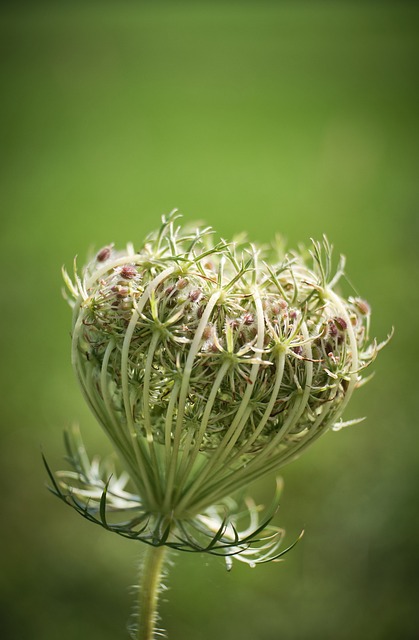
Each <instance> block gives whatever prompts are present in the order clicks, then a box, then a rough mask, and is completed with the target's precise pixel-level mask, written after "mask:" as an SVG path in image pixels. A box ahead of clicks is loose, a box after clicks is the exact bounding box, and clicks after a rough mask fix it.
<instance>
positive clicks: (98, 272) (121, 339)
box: [51, 213, 380, 563]
mask: <svg viewBox="0 0 419 640" xmlns="http://www.w3.org/2000/svg"><path fill="white" fill-rule="evenodd" d="M177 217H178V216H176V214H175V213H173V214H171V215H170V216H168V217H167V219H165V218H163V221H162V225H161V227H160V229H159V230H158V231H156V232H154V233H152V234H151V235H150V236H149V237H148V238H147V239H146V241H145V243H144V245H143V246H142V247H141V248H139V249H138V250H135V249H134V248H133V246H131V245H129V246H128V247H127V248H126V250H124V251H117V250H115V249H114V248H113V246H108V247H105V248H103V249H102V250H101V251H100V252H99V253H98V254H97V255H96V256H95V258H94V259H93V260H92V261H91V262H90V263H89V264H88V265H87V266H86V267H85V268H84V270H83V273H82V275H81V276H79V275H78V273H77V270H76V269H75V274H74V281H73V280H71V279H70V278H69V276H68V275H67V274H66V273H65V280H66V284H67V287H68V289H69V291H70V296H69V299H70V301H71V304H72V306H73V329H72V361H73V366H74V369H75V371H76V374H77V377H78V379H79V381H80V384H81V387H82V389H83V392H84V395H85V397H86V400H87V402H88V403H89V405H90V407H91V409H92V411H93V413H94V414H95V416H96V418H97V420H98V421H99V422H100V424H101V425H102V427H103V429H104V430H105V432H106V433H107V435H108V436H109V438H110V440H111V441H112V444H113V446H114V448H115V450H116V451H117V453H118V454H119V456H120V458H121V460H122V461H123V463H124V466H125V472H124V473H123V474H122V476H120V477H117V476H116V475H115V474H113V475H112V476H110V475H109V473H110V472H109V471H108V470H107V468H106V465H103V464H99V462H98V461H97V460H93V462H92V463H90V461H89V460H88V458H87V456H86V454H85V452H84V450H83V447H82V444H81V442H79V441H77V442H75V443H74V442H73V441H72V440H71V438H68V449H69V458H70V461H71V462H72V464H73V467H74V470H73V471H71V472H69V471H66V472H59V474H57V475H58V478H57V480H55V479H54V478H53V476H51V477H52V480H53V483H54V491H55V492H56V493H57V494H58V495H59V496H60V497H61V498H62V499H64V500H65V501H66V502H69V503H71V504H72V506H73V507H75V508H76V509H77V510H78V511H80V513H82V514H83V515H85V516H86V517H88V518H89V519H91V520H93V521H95V522H98V523H100V524H102V525H103V526H106V527H107V528H109V529H112V530H114V531H116V532H117V533H120V534H121V535H126V536H128V537H134V538H139V539H142V540H144V541H145V542H148V543H149V544H154V545H161V544H166V545H168V546H172V547H175V548H178V549H182V548H185V549H186V548H187V549H195V550H199V551H202V550H207V551H210V552H213V553H221V554H223V555H226V556H227V557H229V555H230V554H233V555H234V554H237V556H238V557H239V558H240V559H242V560H245V561H247V562H249V563H254V562H257V561H258V560H259V561H266V560H267V559H272V558H273V557H277V555H278V554H276V549H277V546H278V544H279V542H280V539H281V537H282V531H281V530H279V529H278V530H274V528H273V527H268V529H267V533H266V534H261V531H262V529H263V526H261V525H260V524H259V522H257V521H256V514H257V509H256V508H255V506H254V505H253V504H252V503H251V502H248V505H247V506H248V507H249V509H250V519H251V525H250V527H249V528H247V529H246V531H245V532H244V534H242V535H240V534H238V532H237V521H236V520H235V516H234V514H233V513H232V512H231V509H233V507H232V504H233V503H232V501H231V498H230V496H231V494H232V493H234V492H236V491H237V490H239V489H243V488H244V487H245V486H246V485H248V484H249V483H250V482H252V481H254V480H257V479H258V478H260V477H261V476H263V475H265V474H267V473H269V472H274V471H277V470H278V469H279V468H280V467H281V466H283V465H284V464H285V463H288V462H289V461H291V460H293V459H294V458H296V457H297V456H299V455H300V454H301V453H302V452H303V451H304V450H305V449H306V448H307V447H308V446H310V445H311V444H312V443H313V442H314V441H315V440H317V438H318V437H319V436H321V435H322V434H323V433H325V432H326V431H328V430H329V429H339V428H340V427H342V426H344V425H345V424H347V423H343V422H342V420H341V415H342V413H343V411H344V409H345V407H346V405H347V403H348V401H349V399H350V398H351V396H352V393H353V391H354V390H355V388H357V387H358V386H359V385H360V384H361V383H362V380H363V378H362V374H363V371H364V369H365V368H366V367H367V366H368V365H369V364H370V363H371V362H372V361H373V360H374V358H375V355H376V353H377V350H378V349H379V347H380V345H377V344H376V343H375V341H372V342H371V341H370V339H369V319H370V309H369V306H368V304H367V303H366V302H365V301H363V300H361V299H359V298H349V299H348V300H347V299H344V298H343V297H341V296H340V295H339V294H338V293H337V292H336V290H335V286H336V284H337V282H338V280H339V278H340V276H341V275H342V274H343V268H344V260H343V258H341V259H340V262H339V264H338V265H337V270H335V272H333V271H332V262H331V247H330V245H329V244H328V243H327V241H326V240H324V241H323V243H317V242H313V244H312V247H311V249H310V250H307V251H304V250H302V251H301V252H289V253H284V251H283V250H282V249H281V246H280V245H279V243H278V246H272V247H256V246H255V245H253V244H250V243H247V242H244V241H243V240H238V241H237V242H231V243H228V242H225V241H224V240H220V241H218V242H214V241H213V232H212V230H211V229H210V228H198V229H189V228H182V227H181V226H179V225H178V223H177ZM128 479H129V481H130V483H131V486H130V491H132V493H131V492H128V491H125V489H124V486H125V483H126V481H127V480H128ZM233 511H234V509H233ZM120 512H124V513H127V512H128V513H131V516H130V519H128V521H127V520H126V518H125V519H124V521H123V522H122V523H121V522H115V521H114V519H112V518H114V516H115V514H118V513H120ZM271 515H272V513H270V514H269V515H268V520H269V517H270V516H271ZM203 538H204V539H206V542H205V543H202V542H201V540H202V539H203Z"/></svg>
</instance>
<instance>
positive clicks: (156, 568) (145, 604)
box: [135, 545, 166, 640]
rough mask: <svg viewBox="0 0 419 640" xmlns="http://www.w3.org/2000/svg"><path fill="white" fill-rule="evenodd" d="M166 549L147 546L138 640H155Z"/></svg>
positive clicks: (140, 581)
mask: <svg viewBox="0 0 419 640" xmlns="http://www.w3.org/2000/svg"><path fill="white" fill-rule="evenodd" d="M165 553H166V547H164V546H160V547H152V546H149V545H147V549H146V551H145V556H144V560H143V563H142V568H141V574H140V580H139V585H138V626H137V634H136V636H135V637H136V640H154V638H155V635H154V631H155V628H156V622H157V605H158V599H159V591H160V584H161V579H162V572H163V562H164V557H165Z"/></svg>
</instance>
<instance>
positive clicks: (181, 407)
mask: <svg viewBox="0 0 419 640" xmlns="http://www.w3.org/2000/svg"><path fill="white" fill-rule="evenodd" d="M220 295H221V291H219V290H217V291H216V292H215V293H213V294H212V296H211V297H210V299H209V301H208V304H207V306H206V307H205V311H204V313H203V314H202V317H201V320H200V321H199V324H198V327H197V329H196V333H195V336H194V338H193V340H192V343H191V346H190V349H189V353H188V357H187V359H186V364H185V368H184V371H183V376H182V383H181V386H180V391H179V402H178V412H177V418H176V425H175V433H174V436H173V444H172V453H171V456H170V463H169V468H168V469H167V472H166V483H167V484H166V495H165V500H164V505H163V509H164V510H168V509H169V506H170V505H171V500H172V494H173V491H174V481H175V474H176V470H177V469H176V467H177V458H178V452H179V446H180V439H181V435H182V429H183V421H184V416H185V409H186V398H187V395H188V386H189V379H190V376H191V373H192V367H193V362H194V360H195V357H196V355H197V353H198V351H199V346H200V343H201V340H202V335H203V333H204V329H205V327H206V326H207V324H208V321H209V319H210V317H211V314H212V312H213V309H214V307H215V305H216V304H217V302H218V299H219V298H220Z"/></svg>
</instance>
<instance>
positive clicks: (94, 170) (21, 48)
mask: <svg viewBox="0 0 419 640" xmlns="http://www.w3.org/2000/svg"><path fill="white" fill-rule="evenodd" d="M418 18H419V10H418V8H417V5H416V4H415V3H413V2H412V3H408V2H393V3H392V2H388V3H379V2H377V3H374V2H335V3H333V2H330V3H329V2H291V1H289V2H277V3H274V2H271V3H265V2H260V3H259V2H254V3H252V2H231V3H222V2H216V3H213V2H207V3H205V4H201V3H182V2H179V3H178V2H171V3H169V2H154V3H151V2H149V3H141V2H138V3H134V2H132V3H130V2H117V3H90V4H86V5H84V4H83V3H58V2H57V3H54V4H51V5H49V4H42V3H36V4H34V5H29V4H28V5H22V6H20V7H19V6H18V5H9V6H8V7H7V8H6V6H5V5H3V9H2V11H1V20H0V25H1V26H0V47H1V58H0V59H1V96H2V98H1V101H0V122H1V125H0V128H1V139H0V144H1V158H0V162H1V174H0V198H1V215H2V217H1V230H2V234H1V270H0V277H1V290H2V292H3V293H2V312H1V336H2V367H1V374H0V375H1V389H2V394H1V395H2V425H1V438H2V446H1V453H0V463H1V488H2V504H3V507H2V526H1V528H0V535H1V538H2V541H1V550H2V556H3V557H2V569H1V572H0V598H1V607H2V609H3V611H2V614H1V629H2V637H3V638H4V639H5V640H21V638H31V640H37V639H40V640H41V639H42V640H56V639H57V638H60V640H74V638H83V639H84V638H86V639H89V640H95V639H99V638H100V640H108V639H109V640H111V639H112V640H117V639H118V638H120V639H121V640H122V639H123V638H126V637H127V635H126V633H125V631H124V626H125V623H126V619H127V618H128V615H129V612H130V606H131V602H132V596H131V595H130V593H129V590H128V588H127V585H129V584H133V583H134V582H135V580H136V576H135V574H136V565H137V557H138V554H139V553H140V551H141V549H140V546H139V545H138V548H136V545H135V543H131V542H129V541H124V540H122V539H119V538H117V537H116V536H112V535H111V534H109V533H106V532H104V531H101V530H99V529H97V528H95V527H93V526H91V525H89V524H88V523H87V522H85V521H83V520H82V519H81V518H78V517H77V516H76V515H75V514H74V513H73V512H72V511H70V510H69V509H66V508H65V507H64V506H63V505H62V504H61V503H59V502H58V501H56V500H54V499H53V497H52V496H50V495H49V494H48V493H47V491H46V490H45V488H44V482H45V480H46V474H45V472H44V470H43V468H42V465H41V455H40V445H42V448H43V450H44V452H45V453H46V455H47V457H48V460H49V462H50V464H51V465H52V467H53V468H60V467H61V466H63V464H64V462H63V461H62V454H63V446H62V436H61V433H62V430H63V429H64V428H65V427H66V426H68V425H70V424H71V423H72V422H73V421H79V422H80V424H81V428H82V431H83V433H84V435H85V439H86V442H87V444H88V446H89V449H90V451H91V452H92V453H93V452H95V451H97V450H100V451H102V452H103V451H104V452H106V451H108V450H109V447H108V445H107V443H106V441H105V439H104V437H103V436H102V434H101V432H100V431H99V428H98V427H97V426H96V425H95V423H94V420H93V418H92V417H91V416H90V414H89V412H88V410H87V408H86V407H85V406H84V403H83V400H82V398H81V394H80V392H79V390H78V389H77V386H76V383H75V381H74V379H73V374H72V371H71V367H70V357H69V337H68V331H69V327H70V311H69V309H68V308H67V307H66V305H65V303H64V302H63V301H62V300H61V297H60V288H61V277H60V267H61V264H62V263H66V264H67V265H69V266H70V265H71V262H72V258H73V255H74V254H75V253H78V254H79V255H80V256H81V258H80V259H81V260H83V259H84V256H85V254H86V253H87V251H88V249H89V248H90V247H91V246H95V247H97V248H98V247H100V246H102V245H103V244H106V243H108V242H112V241H113V242H115V243H116V244H117V245H121V244H124V243H125V242H126V241H130V240H132V241H133V242H134V243H136V244H137V245H138V244H139V243H140V242H141V241H142V239H143V237H144V235H145V234H146V233H147V232H148V231H149V230H151V229H152V228H154V227H155V226H157V225H158V223H159V216H160V215H161V214H162V213H165V212H168V211H170V210H171V209H172V208H174V207H179V209H180V210H181V211H182V212H183V213H184V214H185V217H186V219H188V220H194V219H205V220H206V221H207V222H208V223H209V224H211V225H213V226H214V227H215V228H216V229H217V230H218V231H219V233H220V234H222V235H223V236H224V237H229V236H231V235H232V234H233V233H235V232H237V231H240V230H242V229H245V230H247V231H248V233H249V236H250V237H251V238H252V239H254V240H257V241H269V239H270V238H271V237H272V236H273V235H274V234H275V233H276V232H280V233H281V234H283V235H284V236H285V237H286V238H287V239H288V241H289V244H290V245H296V244H297V243H298V242H301V241H302V242H308V240H309V238H310V236H313V237H315V238H320V237H321V235H322V234H323V233H326V234H327V236H328V237H329V239H330V240H331V241H332V242H333V243H334V245H335V247H336V250H337V252H343V253H345V254H346V256H347V258H348V268H347V271H348V275H349V278H350V279H351V281H353V283H355V285H356V288H357V290H358V291H359V293H360V294H361V295H362V296H364V297H366V298H367V299H368V300H369V302H370V303H371V306H372V308H373V331H374V333H375V334H376V335H378V336H379V338H380V339H382V338H384V337H385V335H386V333H387V332H388V331H389V329H390V328H391V326H392V325H393V324H394V325H395V328H396V333H395V337H394V339H393V341H392V343H391V344H390V346H389V347H387V349H386V350H385V351H384V352H383V353H382V354H381V356H380V357H379V358H378V360H377V363H376V366H375V370H376V376H375V378H374V380H373V381H372V382H371V383H370V384H369V385H368V386H367V387H365V388H363V389H362V390H360V391H359V393H358V394H357V396H356V397H355V399H354V401H353V403H352V405H351V407H350V409H349V412H348V414H347V417H348V418H352V417H356V416H358V415H367V416H368V420H367V421H366V423H364V424H362V425H359V426H356V427H353V428H352V429H347V430H345V431H343V432H340V433H331V434H329V435H328V436H325V438H324V439H323V440H321V441H320V442H319V443H318V444H317V445H316V446H315V447H314V448H313V449H312V450H311V451H310V452H309V453H307V454H306V455H305V456H304V457H303V458H302V459H301V460H299V461H297V462H295V463H293V464H292V465H291V466H290V467H288V468H287V469H286V470H284V472H283V476H284V478H285V493H284V498H283V506H282V509H281V512H280V513H279V514H278V523H279V524H281V526H284V527H286V529H287V531H288V538H287V539H288V541H289V542H291V541H292V540H293V539H294V537H295V536H296V535H298V533H299V531H300V530H301V528H303V527H304V528H305V529H306V535H305V537H304V539H303V540H302V542H301V543H299V545H297V547H296V548H295V549H294V550H293V551H292V552H291V554H290V555H289V556H287V558H286V562H284V563H282V564H279V565H270V566H261V567H258V568H256V569H254V570H251V569H248V568H247V567H242V566H240V565H236V566H235V567H234V568H233V571H232V573H231V574H227V573H225V571H224V568H223V563H222V561H221V560H220V561H217V560H214V559H211V558H208V559H207V558H206V557H201V556H187V555H184V556H179V555H178V556H177V557H176V558H174V560H175V566H174V567H172V568H171V570H170V577H169V579H168V584H169V585H170V591H169V592H168V594H167V598H168V601H169V602H168V603H164V604H163V607H162V613H163V617H164V625H165V627H166V628H167V630H168V632H169V637H170V638H171V639H172V640H175V639H180V638H182V640H189V639H191V640H192V639H193V640H211V639H213V638H217V637H223V638H226V639H230V638H231V640H233V639H234V640H235V639H236V638H240V639H241V640H276V639H277V638H283V639H284V640H305V639H306V638H310V640H352V639H353V638H359V639H361V640H363V639H368V640H387V639H389V640H390V639H391V640H393V639H394V638H403V639H405V640H409V639H412V640H413V639H414V638H417V637H418V636H419V624H418V619H417V602H418V597H419V589H418V574H419V546H418V543H417V540H418V534H419V531H418V529H419V526H418V525H419V516H418V509H417V505H418V500H419V454H418V449H419V438H418V435H417V434H418V420H417V415H418V403H417V398H418V392H417V379H416V372H417V361H416V358H417V357H419V354H418V348H417V342H418V341H417V336H416V334H415V331H416V330H417V326H418V323H417V318H418V313H419V304H418V293H417V291H418V284H417V283H418V277H419V261H418V242H419V211H418V208H419V189H418V184H419V182H418V179H417V169H418V160H419V158H418V156H419V153H418V149H419V139H418V138H419V136H418V130H419V126H418V106H419V105H418V102H419V101H418V97H419V88H418V77H419V69H418V67H419V57H418V53H419V37H418V35H419V30H418ZM348 291H349V287H348ZM273 482H274V481H273V479H272V480H271V481H270V482H268V481H266V482H265V483H262V484H259V485H258V486H257V487H256V488H255V493H256V495H257V496H258V498H259V499H260V500H263V501H266V500H269V499H270V486H271V485H273Z"/></svg>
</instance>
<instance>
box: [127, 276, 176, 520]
mask: <svg viewBox="0 0 419 640" xmlns="http://www.w3.org/2000/svg"><path fill="white" fill-rule="evenodd" d="M174 270H175V267H173V266H172V267H168V268H167V269H164V271H162V272H161V273H160V274H159V275H158V276H156V277H155V278H154V279H153V280H151V282H150V283H149V284H148V286H147V288H146V289H145V291H144V293H143V295H142V296H141V298H140V299H139V301H138V303H137V305H136V307H135V308H134V310H133V313H132V317H131V320H130V322H129V324H128V327H127V330H126V332H125V337H124V342H123V345H122V352H121V385H122V396H123V401H124V407H125V414H126V418H127V424H128V429H129V433H130V436H131V441H132V445H133V448H134V451H135V455H136V458H137V462H138V467H139V471H140V473H141V477H142V480H143V481H144V486H145V489H146V491H147V498H148V500H149V501H150V506H151V507H154V508H157V502H156V496H155V487H153V486H152V484H151V482H150V475H152V473H151V474H149V473H147V468H148V469H150V459H149V457H148V455H147V454H146V451H145V449H144V447H143V445H142V441H141V438H139V437H138V433H137V430H136V428H135V425H134V419H133V407H132V406H131V398H130V384H129V377H130V367H129V363H128V358H129V348H130V344H131V340H132V337H133V334H134V330H135V327H136V324H137V322H138V318H139V317H140V314H141V312H142V311H143V309H144V307H145V305H146V303H147V302H148V300H149V298H150V295H151V293H152V291H154V290H155V289H156V287H157V286H158V285H159V284H160V283H161V282H163V281H164V280H165V279H166V278H167V277H168V276H170V275H171V274H172V273H173V272H174Z"/></svg>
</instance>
